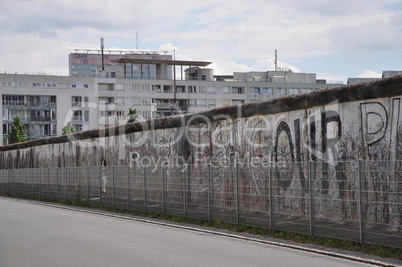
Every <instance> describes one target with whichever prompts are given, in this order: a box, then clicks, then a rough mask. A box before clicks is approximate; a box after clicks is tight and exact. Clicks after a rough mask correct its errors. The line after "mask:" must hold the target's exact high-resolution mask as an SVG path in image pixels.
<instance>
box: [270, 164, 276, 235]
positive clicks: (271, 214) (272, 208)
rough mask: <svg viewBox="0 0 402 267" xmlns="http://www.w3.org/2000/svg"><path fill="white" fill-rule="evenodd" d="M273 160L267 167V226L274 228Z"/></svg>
mask: <svg viewBox="0 0 402 267" xmlns="http://www.w3.org/2000/svg"><path fill="white" fill-rule="evenodd" d="M274 173H275V162H272V164H271V166H270V168H269V228H270V230H271V231H272V230H273V229H274V203H273V200H274V198H273V190H272V189H273V188H272V187H273V184H274Z"/></svg>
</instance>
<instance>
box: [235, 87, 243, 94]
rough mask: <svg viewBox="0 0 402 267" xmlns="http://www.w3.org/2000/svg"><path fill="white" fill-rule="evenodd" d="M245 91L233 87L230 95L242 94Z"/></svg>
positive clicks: (241, 88)
mask: <svg viewBox="0 0 402 267" xmlns="http://www.w3.org/2000/svg"><path fill="white" fill-rule="evenodd" d="M244 92H245V90H244V88H243V87H233V88H232V93H233V94H244Z"/></svg>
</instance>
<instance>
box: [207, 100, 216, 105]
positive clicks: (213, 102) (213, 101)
mask: <svg viewBox="0 0 402 267" xmlns="http://www.w3.org/2000/svg"><path fill="white" fill-rule="evenodd" d="M208 106H210V107H215V106H216V99H209V103H208Z"/></svg>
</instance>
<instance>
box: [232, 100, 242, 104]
mask: <svg viewBox="0 0 402 267" xmlns="http://www.w3.org/2000/svg"><path fill="white" fill-rule="evenodd" d="M243 103H244V100H236V99H233V100H232V104H233V105H240V104H243Z"/></svg>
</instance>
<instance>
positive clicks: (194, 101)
mask: <svg viewBox="0 0 402 267" xmlns="http://www.w3.org/2000/svg"><path fill="white" fill-rule="evenodd" d="M188 105H189V106H198V102H197V99H190V102H189V103H188Z"/></svg>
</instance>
